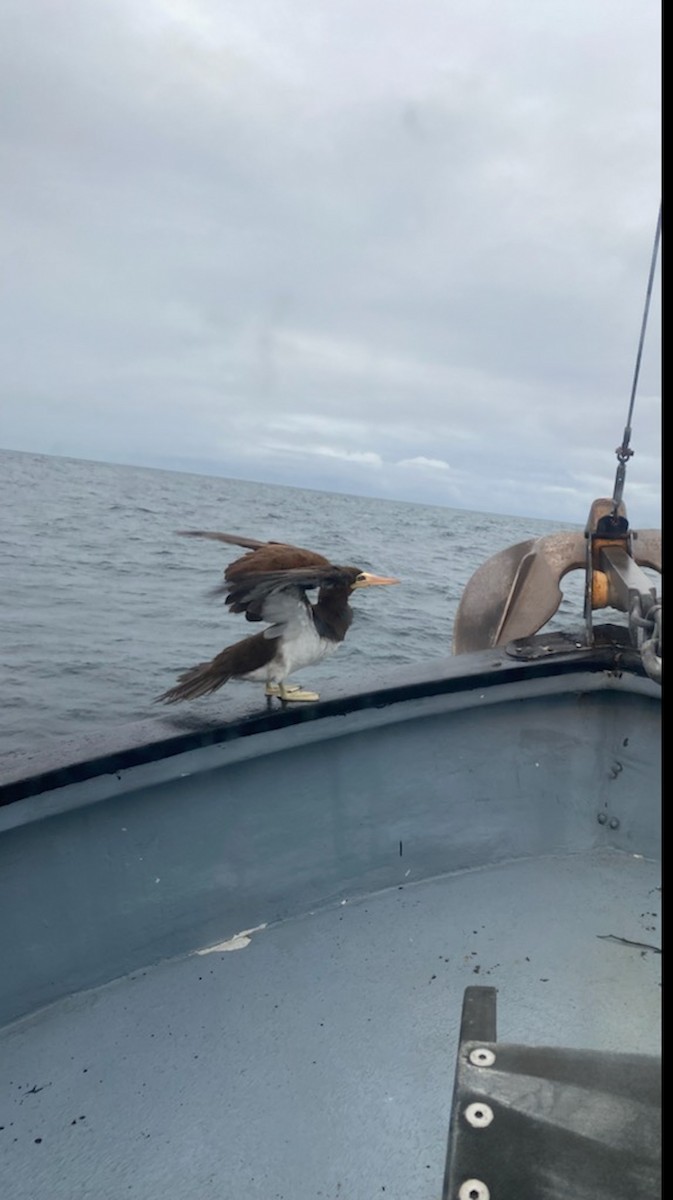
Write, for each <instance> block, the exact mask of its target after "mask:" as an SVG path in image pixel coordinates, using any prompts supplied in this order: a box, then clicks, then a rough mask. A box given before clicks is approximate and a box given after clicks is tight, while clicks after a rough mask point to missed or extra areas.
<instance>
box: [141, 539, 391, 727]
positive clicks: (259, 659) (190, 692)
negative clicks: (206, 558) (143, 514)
mask: <svg viewBox="0 0 673 1200" xmlns="http://www.w3.org/2000/svg"><path fill="white" fill-rule="evenodd" d="M178 532H179V533H180V534H181V535H182V536H183V537H202V538H211V539H212V540H213V541H217V542H226V543H227V544H228V545H232V546H242V547H243V548H244V549H246V550H247V551H248V553H247V554H244V555H243V556H242V557H241V558H237V559H236V561H235V562H233V563H230V565H229V566H228V567H227V568H226V570H225V572H224V584H223V585H221V586H220V587H218V588H217V589H216V593H219V594H225V604H226V605H227V607H228V608H229V609H230V611H231V612H234V613H244V614H245V618H246V620H247V621H264V622H266V624H267V628H266V629H265V630H264V631H263V632H261V633H255V634H253V635H252V636H251V637H246V638H243V640H242V641H240V642H236V643H234V645H233V646H227V647H226V649H224V650H222V652H221V653H220V654H216V655H215V658H213V659H211V660H210V662H204V663H199V665H198V666H196V667H192V668H191V669H190V670H188V671H184V672H183V674H182V675H179V676H178V682H177V683H176V685H175V687H172V688H169V690H168V691H167V692H164V693H163V695H161V696H158V697H157V699H158V700H159V701H163V702H164V703H166V704H175V703H176V702H178V701H180V700H195V699H196V698H197V697H198V696H205V695H208V694H209V693H210V692H215V691H217V689H218V688H221V687H222V685H223V684H225V683H227V682H228V680H230V679H247V680H252V681H254V682H256V683H264V684H266V695H267V696H278V697H280V699H281V700H284V701H289V700H318V699H319V696H318V693H317V692H307V691H304V690H303V689H302V688H301V687H299V686H298V685H297V684H288V683H287V682H286V681H287V679H288V677H289V676H290V675H291V674H292V673H293V672H295V671H298V670H301V669H302V667H308V666H311V665H312V664H313V663H316V662H319V661H320V660H321V659H323V658H326V657H327V656H328V655H329V654H333V653H334V651H335V650H336V649H337V647H338V646H339V643H340V642H343V640H344V638H345V636H346V633H347V632H348V628H349V626H350V624H351V621H352V620H353V611H352V609H351V607H350V605H349V603H348V601H349V598H350V595H351V592H353V591H354V590H355V589H356V588H365V587H374V586H376V585H380V584H390V583H399V580H398V579H391V578H388V577H387V576H383V575H372V574H370V573H369V572H368V571H362V570H360V568H359V567H339V566H335V565H334V563H331V562H330V561H329V559H327V558H324V557H323V555H322V554H316V553H314V551H313V550H303V549H302V548H301V547H300V546H290V545H286V544H285V543H283V542H258V541H256V540H255V539H254V538H245V537H238V536H236V535H234V534H230V533H210V532H207V531H203V530H196V529H194V530H192V529H183V530H179V531H178ZM315 588H317V589H318V598H317V600H316V602H315V603H311V601H310V600H309V599H308V596H307V592H310V591H311V590H313V589H315Z"/></svg>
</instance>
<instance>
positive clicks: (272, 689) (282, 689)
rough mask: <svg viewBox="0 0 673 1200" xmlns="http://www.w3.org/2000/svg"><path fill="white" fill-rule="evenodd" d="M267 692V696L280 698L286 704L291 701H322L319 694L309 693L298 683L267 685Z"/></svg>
mask: <svg viewBox="0 0 673 1200" xmlns="http://www.w3.org/2000/svg"><path fill="white" fill-rule="evenodd" d="M265 691H266V695H267V696H278V698H279V700H283V701H285V703H286V704H288V703H290V701H293V702H294V701H297V700H319V699H320V694H319V692H307V691H305V690H304V688H302V687H300V686H299V684H298V683H267V685H266V689H265Z"/></svg>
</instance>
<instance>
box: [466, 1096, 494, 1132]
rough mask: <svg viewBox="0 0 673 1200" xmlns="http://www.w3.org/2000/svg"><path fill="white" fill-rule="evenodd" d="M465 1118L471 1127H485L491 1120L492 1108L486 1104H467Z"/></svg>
mask: <svg viewBox="0 0 673 1200" xmlns="http://www.w3.org/2000/svg"><path fill="white" fill-rule="evenodd" d="M465 1120H466V1121H467V1123H468V1125H471V1126H472V1127H473V1129H486V1126H487V1125H490V1124H491V1121H492V1120H493V1109H492V1108H491V1107H490V1105H488V1104H478V1103H477V1102H475V1103H474V1104H468V1106H467V1108H466V1109H465Z"/></svg>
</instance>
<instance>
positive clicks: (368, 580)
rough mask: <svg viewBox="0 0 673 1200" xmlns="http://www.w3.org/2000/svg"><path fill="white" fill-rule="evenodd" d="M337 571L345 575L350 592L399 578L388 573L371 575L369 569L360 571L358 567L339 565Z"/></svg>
mask: <svg viewBox="0 0 673 1200" xmlns="http://www.w3.org/2000/svg"><path fill="white" fill-rule="evenodd" d="M339 571H340V573H341V574H342V576H345V577H346V580H347V587H348V590H349V591H350V592H354V591H355V589H356V588H366V587H378V586H383V585H384V584H388V583H399V582H400V581H399V579H393V578H391V577H390V576H388V575H372V574H371V573H370V572H369V571H361V570H360V568H359V567H339Z"/></svg>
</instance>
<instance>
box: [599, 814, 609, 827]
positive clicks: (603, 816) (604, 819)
mask: <svg viewBox="0 0 673 1200" xmlns="http://www.w3.org/2000/svg"><path fill="white" fill-rule="evenodd" d="M607 819H608V818H607V813H599V814H598V824H599V825H605V824H606V822H607Z"/></svg>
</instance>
